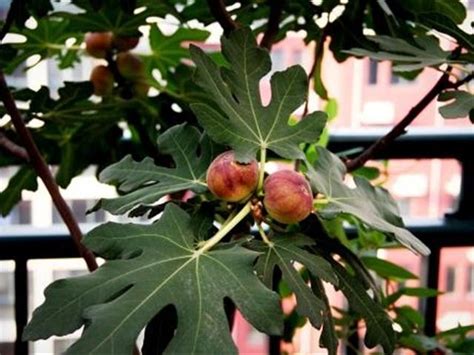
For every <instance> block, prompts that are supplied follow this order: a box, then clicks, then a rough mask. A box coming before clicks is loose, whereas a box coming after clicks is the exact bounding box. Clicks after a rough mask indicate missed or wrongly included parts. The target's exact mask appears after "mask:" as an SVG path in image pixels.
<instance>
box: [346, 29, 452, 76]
mask: <svg viewBox="0 0 474 355" xmlns="http://www.w3.org/2000/svg"><path fill="white" fill-rule="evenodd" d="M370 39H371V40H372V41H374V42H376V43H377V44H378V45H379V46H380V50H378V51H369V50H366V49H363V48H353V49H351V50H348V51H345V52H347V53H350V54H353V55H355V56H367V57H370V58H372V59H375V60H389V61H393V70H394V71H414V70H419V69H424V68H425V67H430V66H431V67H438V66H440V65H442V64H445V63H456V61H452V60H450V59H449V56H450V54H451V52H449V51H443V50H442V49H441V47H440V46H439V41H438V40H437V39H436V38H435V37H432V36H431V37H430V36H423V37H417V38H415V41H416V45H414V44H411V43H408V42H407V41H405V40H403V39H399V38H392V37H389V36H372V37H370Z"/></svg>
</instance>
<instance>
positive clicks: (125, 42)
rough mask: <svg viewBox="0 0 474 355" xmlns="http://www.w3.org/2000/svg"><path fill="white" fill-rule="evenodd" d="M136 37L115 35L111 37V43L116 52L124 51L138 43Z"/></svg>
mask: <svg viewBox="0 0 474 355" xmlns="http://www.w3.org/2000/svg"><path fill="white" fill-rule="evenodd" d="M138 41H139V38H138V37H126V36H115V35H114V37H113V39H112V45H113V46H114V48H115V49H116V50H117V52H126V51H129V50H130V49H133V48H135V47H136V46H137V45H138Z"/></svg>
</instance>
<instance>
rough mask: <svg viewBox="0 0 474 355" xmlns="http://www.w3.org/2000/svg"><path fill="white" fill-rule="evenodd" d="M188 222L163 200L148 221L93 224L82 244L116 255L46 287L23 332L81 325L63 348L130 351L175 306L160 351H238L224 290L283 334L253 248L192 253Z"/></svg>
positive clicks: (266, 328) (268, 329) (251, 317)
mask: <svg viewBox="0 0 474 355" xmlns="http://www.w3.org/2000/svg"><path fill="white" fill-rule="evenodd" d="M192 227H193V226H192V225H191V219H190V216H189V215H188V214H187V213H185V212H184V211H183V210H181V209H180V208H178V207H177V206H175V205H173V204H169V205H168V206H167V207H166V209H165V211H164V214H163V215H162V217H161V218H160V219H159V220H158V222H156V223H154V224H151V225H133V224H116V223H107V224H105V225H102V226H100V227H98V228H96V229H94V230H93V231H91V232H90V233H89V234H88V235H87V236H86V238H85V241H84V243H85V245H86V246H87V247H88V248H90V249H91V250H93V251H94V252H95V253H97V254H98V255H101V256H103V257H105V258H107V259H114V260H111V261H107V262H106V263H105V264H104V265H103V266H101V267H100V268H99V269H98V270H97V271H95V272H94V273H92V274H89V275H86V276H82V277H77V278H72V279H67V280H60V281H56V282H55V283H53V284H52V285H51V286H49V287H48V288H47V289H46V291H45V296H46V301H45V303H44V304H43V305H42V306H40V307H39V308H38V309H37V310H36V311H35V312H34V314H33V318H32V320H31V322H30V323H29V325H28V326H27V328H26V329H25V333H24V335H23V336H24V339H29V340H33V339H44V338H47V337H49V336H52V335H64V334H68V333H71V332H73V331H74V330H76V329H78V328H80V327H81V326H83V325H84V326H85V328H84V331H83V333H82V335H81V338H80V339H79V340H78V341H77V342H76V343H74V344H73V345H72V347H71V348H70V349H69V351H68V354H115V353H117V352H119V353H123V354H131V353H132V351H133V347H134V344H135V339H136V338H137V337H138V335H139V333H140V331H141V330H142V329H143V328H144V327H145V326H146V324H147V323H148V322H149V321H150V320H151V319H152V318H153V317H154V316H155V315H156V314H157V313H158V312H159V311H160V310H161V309H162V308H164V307H166V306H168V305H173V306H174V307H175V308H176V312H177V316H178V327H177V330H176V333H175V335H174V337H173V339H172V340H171V343H170V344H169V345H168V347H167V349H166V353H170V354H194V353H203V354H218V353H222V351H223V350H225V351H226V352H230V353H235V354H236V353H237V349H236V348H235V345H234V343H233V341H232V338H231V335H230V332H229V327H228V324H227V318H226V314H225V312H224V298H227V297H228V298H230V299H231V300H232V302H233V303H234V304H235V305H236V306H237V309H239V311H240V312H241V313H242V314H243V316H244V317H245V318H246V319H247V320H248V321H249V322H250V323H251V324H252V325H253V326H254V327H255V328H257V329H258V330H260V331H263V332H265V333H267V334H275V335H276V334H281V331H282V323H283V317H282V313H281V309H280V307H279V297H278V295H277V294H276V293H274V292H272V291H270V290H269V289H268V288H266V287H265V286H264V285H263V284H262V283H261V282H260V281H259V279H258V277H257V276H256V275H255V273H254V271H253V262H254V260H255V258H256V256H257V254H256V253H255V252H252V251H250V250H247V249H244V248H242V247H241V246H238V245H234V246H233V247H228V248H221V249H215V250H211V251H208V252H204V253H196V250H195V249H194V247H193V243H194V236H193V228H192ZM250 290H252V292H250Z"/></svg>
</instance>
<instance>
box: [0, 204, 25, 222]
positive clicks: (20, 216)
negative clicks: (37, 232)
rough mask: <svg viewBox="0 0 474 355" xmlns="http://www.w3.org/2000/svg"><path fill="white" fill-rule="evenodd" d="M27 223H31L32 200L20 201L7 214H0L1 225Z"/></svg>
mask: <svg viewBox="0 0 474 355" xmlns="http://www.w3.org/2000/svg"><path fill="white" fill-rule="evenodd" d="M27 224H31V201H20V202H19V203H18V204H17V205H16V206H15V207H14V208H13V209H12V210H11V212H10V213H9V214H8V215H7V216H5V217H1V216H0V226H1V225H4V226H5V225H7V226H11V225H27Z"/></svg>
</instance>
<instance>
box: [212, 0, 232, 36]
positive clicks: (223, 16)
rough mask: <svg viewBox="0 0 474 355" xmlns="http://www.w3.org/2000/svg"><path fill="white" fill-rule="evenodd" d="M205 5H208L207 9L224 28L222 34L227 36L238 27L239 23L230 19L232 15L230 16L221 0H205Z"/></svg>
mask: <svg viewBox="0 0 474 355" xmlns="http://www.w3.org/2000/svg"><path fill="white" fill-rule="evenodd" d="M207 5H208V7H209V11H211V14H212V16H214V18H215V19H216V21H217V22H218V23H219V25H221V27H222V29H223V30H224V35H226V36H228V35H229V34H230V33H231V32H232V31H233V30H235V29H237V28H238V27H239V25H238V24H237V23H236V22H235V21H234V20H232V17H230V14H229V13H228V12H227V10H226V8H225V3H224V1H223V0H207Z"/></svg>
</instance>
